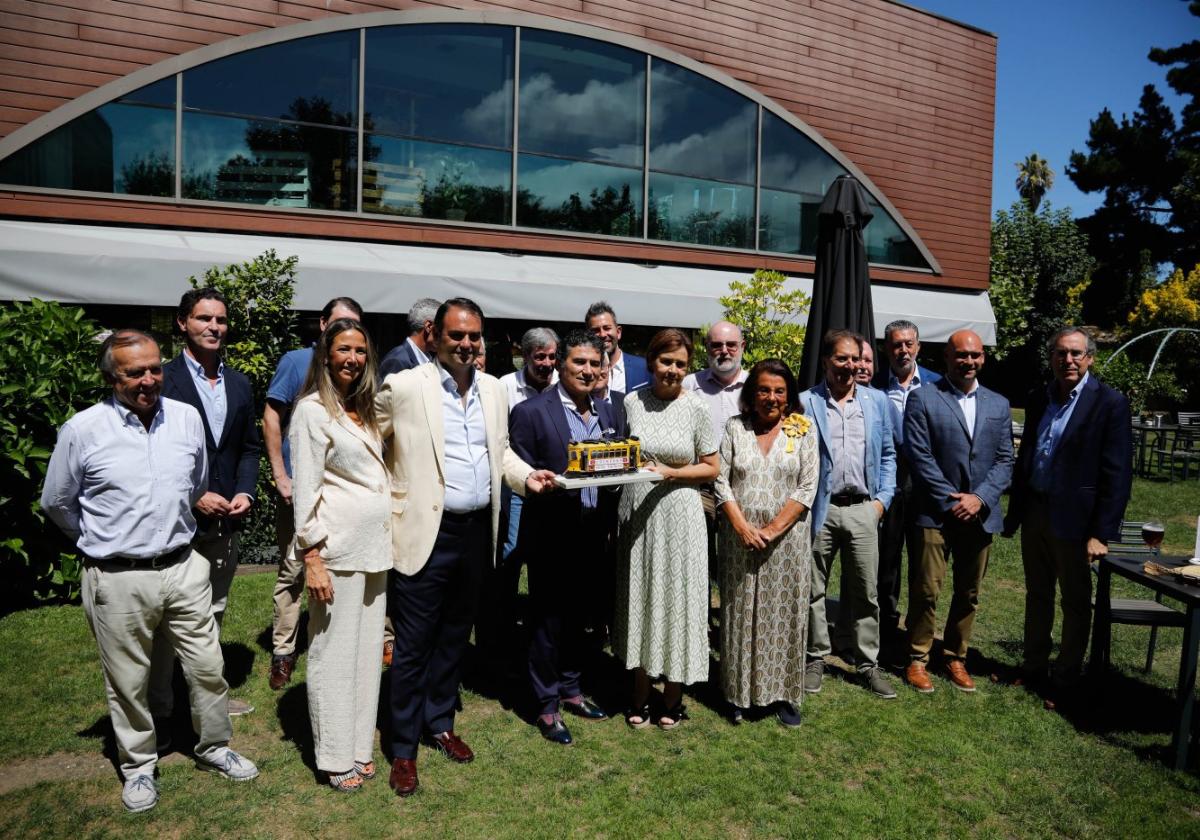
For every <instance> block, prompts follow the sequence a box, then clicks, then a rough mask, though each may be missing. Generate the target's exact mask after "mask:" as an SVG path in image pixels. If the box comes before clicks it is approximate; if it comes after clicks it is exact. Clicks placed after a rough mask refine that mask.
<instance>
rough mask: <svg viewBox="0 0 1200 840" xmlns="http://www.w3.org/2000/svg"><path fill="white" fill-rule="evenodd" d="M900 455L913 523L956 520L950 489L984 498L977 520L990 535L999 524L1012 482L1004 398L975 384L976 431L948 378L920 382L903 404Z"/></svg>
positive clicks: (1008, 411)
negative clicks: (913, 504) (913, 497)
mask: <svg viewBox="0 0 1200 840" xmlns="http://www.w3.org/2000/svg"><path fill="white" fill-rule="evenodd" d="M904 454H905V456H906V457H907V459H908V464H909V467H910V468H911V470H912V477H913V484H914V486H915V489H916V492H917V494H918V497H917V517H916V523H917V525H919V526H920V527H922V528H941V527H942V526H943V525H944V524H945V523H946V522H947V521H951V522H956V521H957V520H955V519H954V517H952V516H950V515H949V514H950V509H951V508H952V507H954V505H955V504H957V501H956V500H955V499H952V498H950V494H951V493H974V494H975V495H976V496H978V497H979V498H980V499H982V500H983V506H984V509H983V510H982V511H981V512H980V524H982V525H983V530H984V531H986V532H987V533H989V534H996V533H999V532H1000V530H1001V529H1002V527H1003V524H1004V522H1003V516H1004V515H1003V512H1002V511H1001V507H1000V498H1001V496H1002V495H1003V494H1004V491H1005V490H1006V489H1007V488H1008V485H1009V483H1010V482H1011V481H1012V472H1013V462H1014V458H1013V442H1012V411H1011V409H1010V408H1009V405H1008V400H1006V399H1005V398H1004V397H1002V396H1000V395H999V394H997V393H996V392H995V391H992V390H990V389H988V388H985V387H983V386H982V385H978V386H976V389H975V434H974V435H973V436H972V435H968V434H967V424H966V418H965V417H964V416H963V413H962V409H961V408H960V407H959V405H958V401H957V399H956V398H955V394H954V386H953V385H951V384H950V380H949V379H942V380H940V381H938V382H935V383H934V384H933V385H922V386H921V387H920V388H918V389H917V390H915V391H913V392H912V393H910V394H909V395H908V402H907V403H906V404H905V407H904Z"/></svg>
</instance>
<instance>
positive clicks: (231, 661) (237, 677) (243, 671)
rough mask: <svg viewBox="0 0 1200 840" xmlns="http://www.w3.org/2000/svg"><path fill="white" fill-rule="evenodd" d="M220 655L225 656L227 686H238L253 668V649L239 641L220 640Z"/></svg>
mask: <svg viewBox="0 0 1200 840" xmlns="http://www.w3.org/2000/svg"><path fill="white" fill-rule="evenodd" d="M221 655H222V656H223V657H224V658H225V682H227V683H229V687H230V688H231V689H233V688H239V687H240V686H243V685H245V684H246V678H247V677H249V676H250V672H251V671H253V670H254V655H255V654H254V651H252V650H250V648H248V647H246V646H245V645H243V644H242V643H241V642H232V643H230V642H222V644H221Z"/></svg>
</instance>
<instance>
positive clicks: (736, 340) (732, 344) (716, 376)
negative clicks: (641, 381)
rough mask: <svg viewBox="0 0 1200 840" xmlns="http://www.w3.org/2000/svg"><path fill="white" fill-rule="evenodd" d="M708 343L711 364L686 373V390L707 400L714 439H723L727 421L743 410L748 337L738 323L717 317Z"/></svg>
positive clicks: (709, 334)
mask: <svg viewBox="0 0 1200 840" xmlns="http://www.w3.org/2000/svg"><path fill="white" fill-rule="evenodd" d="M704 346H705V348H706V349H707V350H708V367H707V368H705V369H704V370H701V371H697V372H696V373H689V374H688V375H687V376H686V377H684V380H683V390H685V391H695V392H696V395H697V396H698V397H700V399H702V400H704V404H705V405H707V406H708V413H709V415H710V416H711V417H712V427H713V440H715V441H717V442H718V443H720V442H721V439H722V438H723V437H724V436H725V423H726V422H728V420H729V418H730V417H733V416H734V415H735V414H738V413H739V412H740V411H741V409H740V408H739V407H738V399H739V398H740V397H741V393H742V385H744V384H745V382H746V371H745V370H743V368H742V354H743V353H744V352H745V351H746V341H745V339H744V338H742V328H741V327H739V326H738V325H737V324H731V323H730V322H729V321H717V323H715V324H713V325H712V326H711V327H709V330H708V335H707V336H705V339H704Z"/></svg>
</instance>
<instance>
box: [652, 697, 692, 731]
mask: <svg viewBox="0 0 1200 840" xmlns="http://www.w3.org/2000/svg"><path fill="white" fill-rule="evenodd" d="M687 719H688V714H687V708H686V707H685V706H684V705H683V696H682V695H680V697H679V699H678V700H677V701H676V702H675V705H674V706H672V707H671V708H669V709H664V710H663V712H662V714H660V715H659V716H658V728H659V729H661V730H663V731H664V732H667V731H669V730H672V729H674V728H675V727H676V726H679V724H681V723H683V722H684V721H685V720H687Z"/></svg>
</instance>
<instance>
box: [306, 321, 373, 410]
mask: <svg viewBox="0 0 1200 840" xmlns="http://www.w3.org/2000/svg"><path fill="white" fill-rule="evenodd" d="M348 330H357V331H358V332H359V333H361V334H362V337H363V338H364V339H366V342H367V363H366V364H365V365H363V369H362V373H360V374H359V376H358V379H356V380H355V381H354V384H353V385H352V386H351V387H350V393H349V394H347V395H346V400H345V405H347V406H349V407H350V408H351V409H352V410H353V411H354V412H355V413H356V414H358V419H359V420H361V421H362V423H363V425H365V426H366V427H367V428H368V429H370V430H371V431H372V432H378V431H379V425H378V424H377V423H376V422H375V391H376V390H377V386H376V384H375V345H374V344H373V343H372V342H371V336H370V334H369V333H368V332H367V328H366V327H364V326H363V325H362V324H361V323H359V322H358V321H355V320H354V319H353V318H338V319H337V320H336V321H333V322H331V323H330V324H329V325H328V326H327V327H326V328H325V332H323V333H321V337H320V339H318V340H317V346H316V348H315V349H314V350H313V357H312V364H310V365H309V366H308V375H307V376H305V377H304V387H303V388H301V389H300V396H302V397H303V396H307V395H309V394H312V393H314V392H315V393H316V394H317V396H318V398H319V399H320V400H321V405H323V406H325V410H326V411H328V412H329V416H330V417H337V416H338V415H339V414H344V413H345V408H344V407H343V404H342V397H341V395H340V394H339V393H338V390H337V387H336V386H335V385H334V384H333V377H332V376H331V375H330V373H329V355H330V351H331V348H332V347H333V344H334V342H335V341H336V340H337V337H338V336H339V335H341V334H342V333H344V332H346V331H348Z"/></svg>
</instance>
